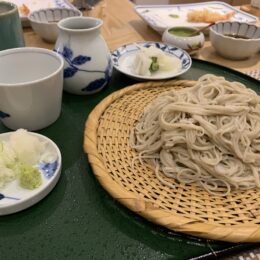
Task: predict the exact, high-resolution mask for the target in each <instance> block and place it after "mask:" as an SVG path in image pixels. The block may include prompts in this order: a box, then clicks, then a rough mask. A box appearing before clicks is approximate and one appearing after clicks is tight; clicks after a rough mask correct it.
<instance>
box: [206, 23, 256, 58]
mask: <svg viewBox="0 0 260 260" xmlns="http://www.w3.org/2000/svg"><path fill="white" fill-rule="evenodd" d="M210 41H211V44H212V46H213V47H214V48H215V49H216V51H217V53H218V54H219V55H221V56H222V57H224V58H227V59H232V60H242V59H247V58H249V57H251V56H253V55H254V54H256V53H257V52H258V51H259V50H260V27H259V26H257V25H254V24H249V23H242V22H218V23H216V24H215V25H213V26H212V27H211V28H210Z"/></svg>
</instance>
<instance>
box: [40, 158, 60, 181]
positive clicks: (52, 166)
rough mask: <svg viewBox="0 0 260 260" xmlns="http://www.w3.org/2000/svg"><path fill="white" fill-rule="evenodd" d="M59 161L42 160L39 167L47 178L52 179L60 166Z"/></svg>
mask: <svg viewBox="0 0 260 260" xmlns="http://www.w3.org/2000/svg"><path fill="white" fill-rule="evenodd" d="M58 165H59V164H58V161H54V162H52V163H46V162H40V163H39V164H38V168H39V169H40V170H41V171H42V172H43V174H44V176H45V177H46V178H47V179H50V178H51V177H52V176H53V175H54V173H55V171H56V170H57V168H58Z"/></svg>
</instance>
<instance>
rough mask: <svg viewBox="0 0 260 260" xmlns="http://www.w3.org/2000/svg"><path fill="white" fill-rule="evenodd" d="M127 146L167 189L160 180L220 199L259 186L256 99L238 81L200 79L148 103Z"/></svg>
mask: <svg viewBox="0 0 260 260" xmlns="http://www.w3.org/2000/svg"><path fill="white" fill-rule="evenodd" d="M130 144H131V147H132V148H134V149H136V151H137V152H138V159H139V160H140V161H141V162H142V163H143V161H144V160H145V161H148V162H149V164H152V167H153V168H154V169H155V174H156V177H157V178H158V179H159V180H160V181H161V182H162V183H163V184H164V185H167V186H170V187H172V188H174V187H175V186H174V185H173V182H171V181H170V180H169V179H168V178H165V176H166V177H169V178H173V179H175V180H177V181H178V182H180V183H187V184H190V183H195V184H197V185H199V186H201V187H203V188H205V189H206V190H207V191H208V192H209V193H210V194H214V195H220V196H225V195H227V194H229V193H230V191H231V190H233V189H241V190H246V189H251V188H255V187H257V188H260V97H259V96H258V95H257V94H256V93H255V92H254V91H252V90H250V89H248V88H246V87H245V86H244V85H243V84H241V83H238V82H229V81H226V80H225V79H224V78H223V77H216V76H214V75H204V76H202V77H201V78H200V79H199V80H198V81H197V83H196V84H195V85H194V86H193V87H191V88H183V89H180V90H174V91H171V92H168V93H166V94H164V95H162V96H159V97H158V98H157V99H156V100H154V101H153V102H152V103H151V104H150V105H148V106H147V107H146V108H145V109H144V112H143V114H142V116H141V118H140V120H139V122H138V123H137V124H136V126H135V127H134V129H133V131H132V133H131V136H130ZM135 159H136V158H135ZM164 175H165V176H164Z"/></svg>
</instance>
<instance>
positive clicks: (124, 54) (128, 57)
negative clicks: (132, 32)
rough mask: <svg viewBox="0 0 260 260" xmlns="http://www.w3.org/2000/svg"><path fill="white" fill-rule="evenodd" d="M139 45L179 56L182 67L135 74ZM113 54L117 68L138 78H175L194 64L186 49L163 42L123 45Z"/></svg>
mask: <svg viewBox="0 0 260 260" xmlns="http://www.w3.org/2000/svg"><path fill="white" fill-rule="evenodd" d="M138 46H143V47H149V46H155V47H157V48H159V49H161V50H162V51H164V52H165V53H166V54H167V55H169V56H173V57H176V58H178V59H179V60H180V61H181V65H182V66H181V69H180V70H179V71H158V72H155V73H153V74H152V75H151V76H140V75H137V74H134V73H133V71H132V64H133V59H134V57H135V54H136V52H137V51H139V47H138ZM111 55H112V59H113V63H114V68H115V69H117V70H118V71H120V72H122V73H124V74H125V75H127V76H129V77H131V78H134V79H137V80H162V79H170V78H174V77H177V76H179V75H181V74H183V73H185V72H186V71H188V70H189V68H190V67H191V64H192V60H191V57H190V56H189V54H188V53H187V52H186V51H184V50H182V49H180V48H177V47H174V46H171V45H167V44H164V43H161V42H141V43H140V42H138V45H137V44H136V43H131V44H127V45H123V46H121V47H119V48H118V49H116V50H114V51H113V52H112V54H111Z"/></svg>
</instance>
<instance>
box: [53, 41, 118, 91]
mask: <svg viewBox="0 0 260 260" xmlns="http://www.w3.org/2000/svg"><path fill="white" fill-rule="evenodd" d="M54 51H56V52H58V53H59V54H61V55H62V56H63V58H64V60H65V61H66V62H67V63H68V65H69V66H68V67H66V68H65V69H64V72H63V76H64V78H71V77H73V76H74V75H75V74H76V73H77V72H79V71H82V72H87V73H102V74H104V77H101V78H99V79H96V80H94V81H92V82H90V83H89V84H88V85H87V86H85V87H83V88H82V89H81V90H82V91H88V92H92V91H95V90H98V89H100V88H102V87H104V86H105V85H106V84H107V83H108V82H109V81H110V79H111V75H112V70H113V65H112V60H111V58H110V56H109V58H108V65H107V68H106V70H105V71H101V70H86V69H82V68H80V66H81V65H84V64H86V63H87V62H90V61H91V59H92V58H91V57H90V56H85V55H78V56H76V57H74V54H73V51H72V49H71V48H69V47H68V46H66V45H65V46H64V47H63V51H62V52H59V51H57V50H55V49H54Z"/></svg>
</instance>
